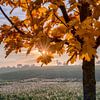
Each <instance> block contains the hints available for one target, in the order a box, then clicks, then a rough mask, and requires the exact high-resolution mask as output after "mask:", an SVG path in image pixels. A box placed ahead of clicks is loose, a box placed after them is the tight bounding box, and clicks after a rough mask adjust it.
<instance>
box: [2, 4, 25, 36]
mask: <svg viewBox="0 0 100 100" xmlns="http://www.w3.org/2000/svg"><path fill="white" fill-rule="evenodd" d="M0 10H1V12H2V14H3V15H4V16H5V18H6V19H7V20H8V21H9V22H10V24H11V25H12V26H13V27H14V28H15V29H16V30H17V31H18V32H19V33H20V34H22V35H25V33H24V32H22V31H21V30H19V29H18V27H17V26H16V25H15V24H14V23H13V22H12V21H11V19H10V18H9V17H8V16H7V15H6V13H5V12H4V11H3V9H2V7H1V6H0Z"/></svg>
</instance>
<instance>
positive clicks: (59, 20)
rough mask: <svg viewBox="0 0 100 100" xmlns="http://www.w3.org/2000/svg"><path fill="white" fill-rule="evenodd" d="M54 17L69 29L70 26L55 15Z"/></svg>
mask: <svg viewBox="0 0 100 100" xmlns="http://www.w3.org/2000/svg"><path fill="white" fill-rule="evenodd" d="M54 15H55V17H56V18H57V19H58V20H59V21H61V23H62V24H64V25H65V26H66V27H67V28H68V26H67V25H66V24H65V23H64V22H63V21H62V20H61V19H60V18H59V17H58V16H57V15H56V14H55V13H54Z"/></svg>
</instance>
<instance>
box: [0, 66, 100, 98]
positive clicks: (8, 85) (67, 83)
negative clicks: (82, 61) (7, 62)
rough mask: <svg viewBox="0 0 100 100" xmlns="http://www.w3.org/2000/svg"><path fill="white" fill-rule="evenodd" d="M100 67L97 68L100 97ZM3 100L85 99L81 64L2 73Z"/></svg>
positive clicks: (0, 86)
mask: <svg viewBox="0 0 100 100" xmlns="http://www.w3.org/2000/svg"><path fill="white" fill-rule="evenodd" d="M99 76H100V68H99V67H96V79H97V95H96V96H97V100H100V78H99ZM0 80H1V82H0V100H83V95H82V94H83V93H82V90H83V89H82V82H81V80H82V70H81V67H79V66H78V67H74V66H73V67H54V68H53V67H52V68H51V67H49V68H47V67H44V68H40V67H37V68H32V69H29V68H28V69H17V70H14V71H9V72H7V71H5V72H2V73H0Z"/></svg>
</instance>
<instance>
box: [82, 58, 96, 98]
mask: <svg viewBox="0 0 100 100" xmlns="http://www.w3.org/2000/svg"><path fill="white" fill-rule="evenodd" d="M82 69H83V94H84V100H96V81H95V57H93V59H91V61H89V62H88V61H85V60H83V65H82Z"/></svg>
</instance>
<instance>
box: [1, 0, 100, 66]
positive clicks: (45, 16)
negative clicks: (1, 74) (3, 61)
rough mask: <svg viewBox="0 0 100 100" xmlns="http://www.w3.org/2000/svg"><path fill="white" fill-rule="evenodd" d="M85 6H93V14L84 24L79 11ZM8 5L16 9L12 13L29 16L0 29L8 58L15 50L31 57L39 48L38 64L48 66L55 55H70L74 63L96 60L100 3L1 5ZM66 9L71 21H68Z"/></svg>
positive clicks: (56, 0) (48, 0)
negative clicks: (24, 49) (24, 52)
mask: <svg viewBox="0 0 100 100" xmlns="http://www.w3.org/2000/svg"><path fill="white" fill-rule="evenodd" d="M85 3H88V4H89V9H90V10H91V12H92V14H91V15H90V16H88V17H87V18H86V19H85V20H84V21H81V20H80V16H81V12H80V10H79V8H80V7H82V4H85ZM5 4H6V5H9V6H11V7H12V10H11V12H12V11H14V9H15V8H19V7H20V8H22V11H24V12H25V14H26V17H25V19H24V20H20V19H19V18H18V17H17V16H13V17H11V18H9V20H10V22H11V25H2V26H0V42H3V43H4V44H5V49H6V57H7V56H8V55H9V54H10V53H11V52H12V51H14V50H15V52H16V53H17V52H20V51H21V48H23V47H25V48H27V54H29V53H30V52H31V50H32V48H38V50H39V51H40V52H41V55H40V57H39V58H38V59H37V61H38V62H42V63H45V64H48V63H49V62H50V61H51V60H52V58H53V56H54V54H55V53H57V54H59V55H62V54H63V53H68V54H69V56H70V58H69V60H68V62H69V61H71V63H74V61H75V60H76V59H77V57H79V58H80V59H85V60H87V61H90V60H91V58H92V57H93V56H96V49H97V45H99V44H100V42H98V41H97V40H100V21H99V20H98V19H99V16H100V11H99V10H100V0H79V1H77V0H68V3H66V0H1V1H0V5H5ZM62 8H64V9H65V14H66V15H68V17H69V19H66V18H65V17H64V13H63V12H64V9H62ZM6 17H7V16H6ZM66 20H67V21H66ZM66 45H67V46H66ZM43 51H45V53H43Z"/></svg>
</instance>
